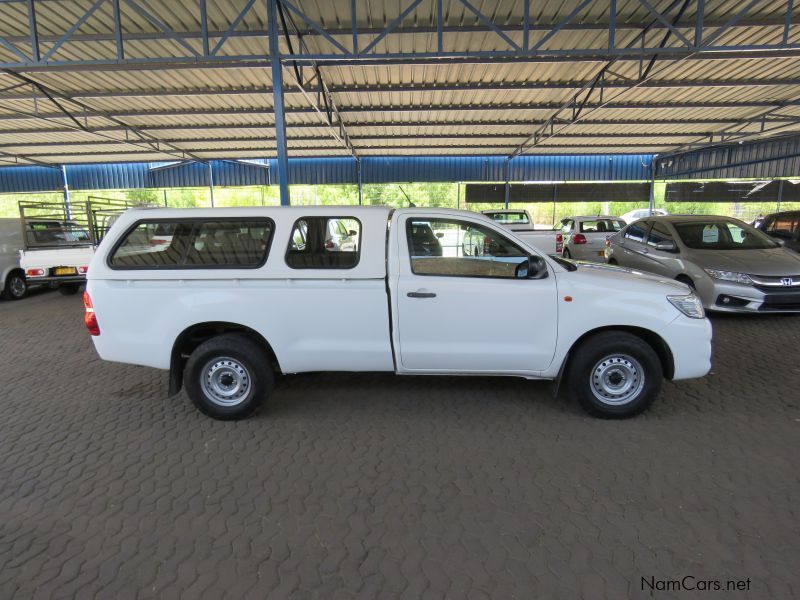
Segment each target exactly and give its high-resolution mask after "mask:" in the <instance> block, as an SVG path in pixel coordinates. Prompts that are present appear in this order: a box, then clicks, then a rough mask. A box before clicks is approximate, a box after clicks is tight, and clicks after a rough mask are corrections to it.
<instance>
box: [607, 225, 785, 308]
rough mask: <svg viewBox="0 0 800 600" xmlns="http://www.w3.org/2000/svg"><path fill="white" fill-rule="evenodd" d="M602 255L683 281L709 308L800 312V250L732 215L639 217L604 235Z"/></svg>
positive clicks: (620, 263)
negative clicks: (604, 241) (611, 233)
mask: <svg viewBox="0 0 800 600" xmlns="http://www.w3.org/2000/svg"><path fill="white" fill-rule="evenodd" d="M605 255H606V261H607V262H608V263H609V264H614V265H620V266H623V267H628V268H631V269H634V270H640V271H649V272H651V273H656V274H658V275H662V276H664V277H669V278H670V279H676V280H678V281H681V282H683V283H685V284H687V285H688V286H690V287H691V288H693V289H695V290H696V291H697V295H698V296H699V297H700V299H701V300H702V302H703V305H704V306H705V307H706V308H707V309H709V310H714V311H726V312H757V311H760V312H800V255H798V254H797V253H794V252H790V251H789V250H786V249H785V248H783V247H781V245H780V244H779V243H777V242H775V241H773V240H772V239H771V238H770V237H769V236H768V235H766V234H764V233H763V232H761V231H759V230H757V229H755V228H754V227H751V226H750V225H747V224H746V223H744V222H742V221H739V220H738V219H732V218H729V217H712V216H704V215H696V216H676V215H670V216H661V217H650V218H648V219H642V220H639V221H635V222H634V223H631V224H630V225H628V226H627V227H626V228H625V229H623V230H622V231H621V232H619V233H617V234H615V235H614V236H612V237H611V238H609V240H608V242H607V244H606V251H605Z"/></svg>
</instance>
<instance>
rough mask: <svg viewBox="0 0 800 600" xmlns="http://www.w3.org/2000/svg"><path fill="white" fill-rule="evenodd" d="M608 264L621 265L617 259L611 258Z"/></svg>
mask: <svg viewBox="0 0 800 600" xmlns="http://www.w3.org/2000/svg"><path fill="white" fill-rule="evenodd" d="M608 264H610V265H618V264H619V263H618V262H617V259H616V258H609V259H608Z"/></svg>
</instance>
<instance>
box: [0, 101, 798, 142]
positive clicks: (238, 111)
mask: <svg viewBox="0 0 800 600" xmlns="http://www.w3.org/2000/svg"><path fill="white" fill-rule="evenodd" d="M0 101H2V98H1V97H0ZM774 106H775V102H774V101H770V100H742V101H733V102H726V101H684V102H602V103H600V102H597V103H591V104H585V105H584V107H583V108H584V110H585V111H586V112H589V111H594V110H597V109H600V108H606V109H613V110H631V111H658V110H665V111H667V110H683V109H748V108H764V109H769V108H772V107H774ZM781 106H784V107H789V106H800V100H790V101H787V102H783V103H781ZM560 108H561V106H560V105H559V104H557V103H552V102H541V103H530V104H522V103H519V104H445V105H439V104H434V105H427V104H422V105H410V104H404V105H397V106H369V105H367V106H343V107H340V108H339V109H338V111H339V112H340V113H344V114H347V113H418V112H425V113H430V112H449V113H459V112H464V113H486V112H493V111H494V112H502V111H514V112H524V111H542V112H547V111H552V110H559V109H560ZM275 112H276V111H275V109H274V108H271V107H265V108H202V109H194V108H186V109H183V108H180V109H167V110H161V109H152V110H150V109H148V110H138V109H134V110H117V111H101V110H93V111H91V112H87V113H86V114H85V115H83V114H81V118H84V117H85V118H88V119H92V118H101V119H114V118H127V117H134V118H136V117H193V116H197V117H208V116H212V117H213V116H221V117H222V116H226V115H265V116H271V115H274V114H275ZM317 113H318V108H317V107H316V106H295V107H288V108H285V109H284V114H285V115H307V114H317ZM61 118H64V114H63V113H61V112H40V113H38V114H30V113H26V112H19V113H14V114H0V122H2V121H26V120H41V119H51V120H52V119H61ZM643 118H644V119H645V120H644V121H641V122H647V121H646V120H647V117H643ZM650 120H651V121H655V122H659V123H664V122H666V123H669V122H677V123H682V122H685V121H680V120H679V121H676V120H674V119H673V120H672V121H670V120H669V119H667V120H662V119H652V115H650ZM713 121H714V120H713V119H709V120H705V119H699V120H698V122H703V123H708V122H713ZM733 121H736V119H733ZM526 122H527V123H528V124H536V122H537V121H536V120H530V119H529V120H527V121H526ZM538 122H542V121H541V120H540V121H538ZM580 122H581V123H582V122H583V120H581V121H580ZM617 122H618V121H617V120H616V119H615V120H614V121H607V123H608V124H613V123H617ZM689 122H691V121H689ZM545 123H546V124H547V126H548V128H549V127H550V126H551V125H552V126H553V130H554V131H555V129H556V128H557V127H558V125H560V124H567V123H575V124H577V123H578V121H573V120H571V119H570V118H568V117H567V116H565V117H564V118H563V119H559V118H556V119H549V120H548V121H545ZM396 124H398V125H403V123H400V122H398V123H396ZM415 124H418V122H417V123H415ZM438 124H440V125H442V126H448V125H449V123H448V122H447V121H440V122H438ZM465 124H469V125H472V124H477V125H480V122H479V121H467V122H465ZM265 125H270V123H261V124H260V125H258V126H260V127H264V126H265ZM297 126H298V127H302V126H306V125H303V124H299V123H298V124H297ZM309 126H310V125H309ZM349 126H350V127H358V126H363V125H362V124H360V123H358V122H356V121H353V122H351V123H350V125H349ZM126 127H127V128H128V129H130V126H126ZM181 127H182V125H181V124H180V123H178V122H176V123H175V124H174V125H171V126H169V128H170V129H180V128H181ZM228 127H231V125H228ZM326 127H328V124H326ZM92 131H97V130H95V129H93V130H92ZM3 133H4V131H3V130H0V135H2V134H3Z"/></svg>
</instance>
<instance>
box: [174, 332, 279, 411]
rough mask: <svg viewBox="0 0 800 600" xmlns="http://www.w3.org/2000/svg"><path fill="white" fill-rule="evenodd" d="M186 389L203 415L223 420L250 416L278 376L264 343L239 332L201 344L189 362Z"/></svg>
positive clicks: (270, 389) (262, 401) (186, 370)
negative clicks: (263, 345)
mask: <svg viewBox="0 0 800 600" xmlns="http://www.w3.org/2000/svg"><path fill="white" fill-rule="evenodd" d="M184 382H185V384H186V392H187V393H188V394H189V398H191V400H192V403H193V404H194V405H195V406H196V407H197V408H198V409H199V410H200V412H202V413H203V414H206V415H208V416H209V417H213V418H214V419H221V420H226V421H228V420H235V419H244V418H246V417H249V416H250V415H251V414H253V413H254V412H255V411H257V410H258V409H259V408H260V407H261V405H262V404H263V403H264V401H265V400H266V398H267V396H269V394H270V393H271V392H272V388H273V386H274V384H275V375H274V374H273V372H272V369H271V368H270V364H269V359H268V357H267V354H266V352H265V351H264V349H263V348H261V346H259V345H258V344H256V343H255V342H253V341H252V340H251V339H250V338H248V337H246V336H244V335H241V334H236V333H228V334H223V335H218V336H216V337H213V338H211V339H210V340H206V341H205V342H203V343H202V344H200V345H199V346H198V347H197V348H196V349H195V351H194V352H192V355H191V356H190V357H189V360H188V361H187V363H186V369H185V371H184Z"/></svg>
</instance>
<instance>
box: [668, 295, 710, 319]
mask: <svg viewBox="0 0 800 600" xmlns="http://www.w3.org/2000/svg"><path fill="white" fill-rule="evenodd" d="M667 300H669V301H670V303H671V304H672V306H674V307H675V308H677V309H678V310H679V311H681V312H682V313H683V314H685V315H686V316H687V317H690V318H692V319H702V318H703V317H705V316H706V311H704V310H703V303H702V302H700V298H698V297H697V296H695V295H694V294H689V295H688V296H667Z"/></svg>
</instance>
